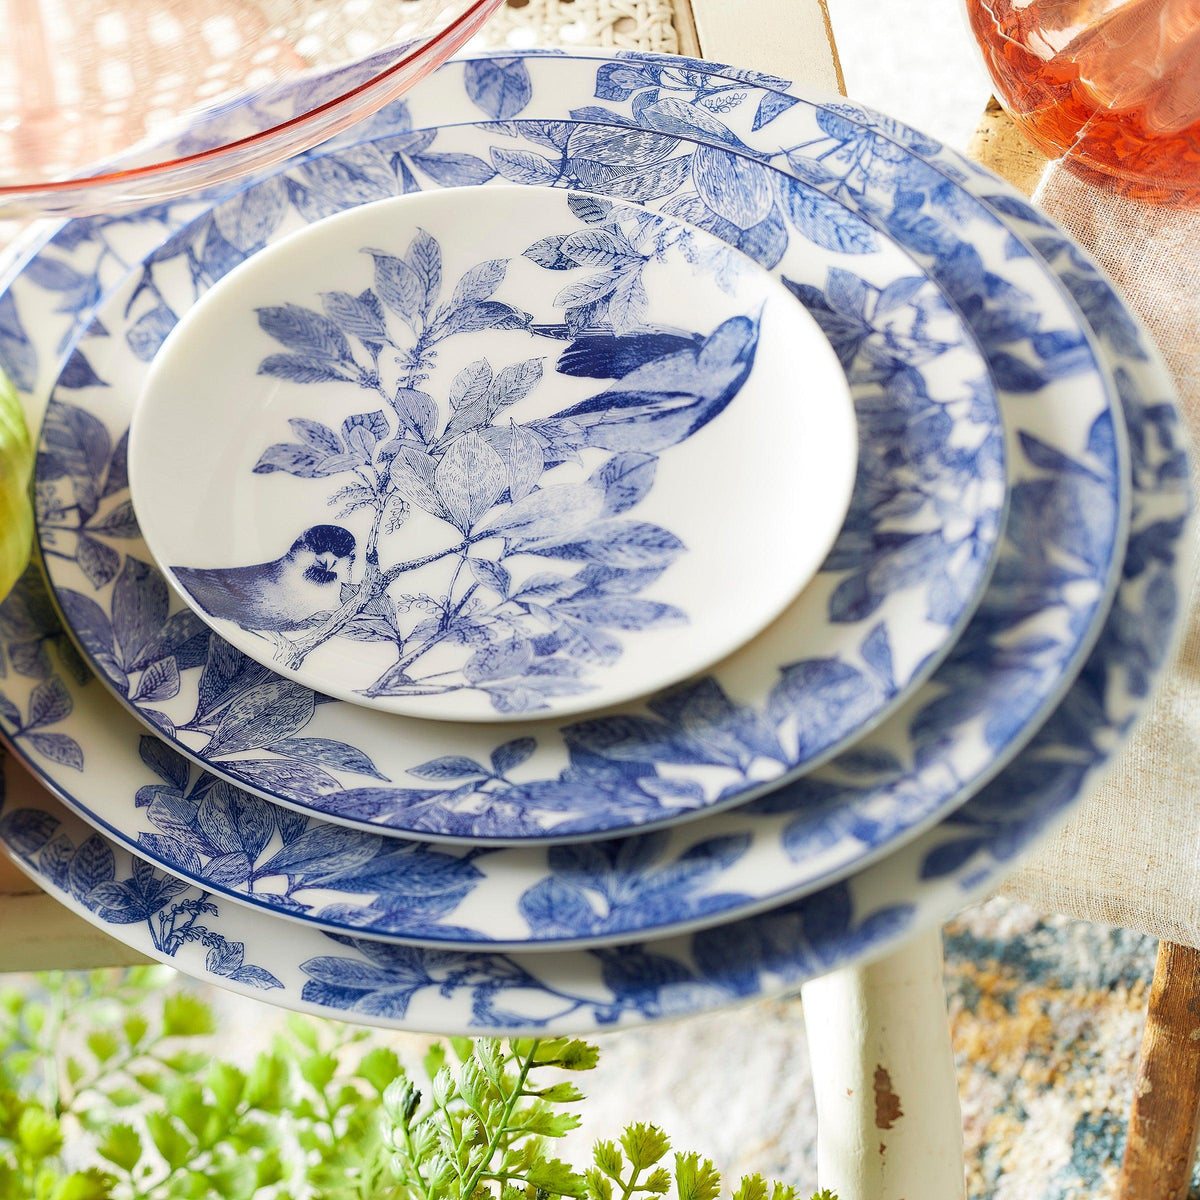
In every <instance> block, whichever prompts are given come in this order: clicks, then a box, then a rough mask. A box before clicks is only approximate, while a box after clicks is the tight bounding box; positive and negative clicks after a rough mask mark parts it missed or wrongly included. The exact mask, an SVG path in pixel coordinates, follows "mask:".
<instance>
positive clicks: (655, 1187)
mask: <svg viewBox="0 0 1200 1200" xmlns="http://www.w3.org/2000/svg"><path fill="white" fill-rule="evenodd" d="M638 1187H639V1188H640V1189H641V1190H642V1191H643V1192H652V1193H653V1194H654V1195H656V1196H665V1195H666V1194H667V1193H668V1192H669V1191H670V1190H671V1172H670V1171H668V1170H667V1168H666V1167H656V1168H655V1169H654V1170H653V1171H651V1172H650V1174H649V1175H647V1176H646V1179H645V1181H644V1182H643V1183H639V1184H638Z"/></svg>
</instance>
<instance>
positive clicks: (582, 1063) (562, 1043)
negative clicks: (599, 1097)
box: [534, 1038, 600, 1071]
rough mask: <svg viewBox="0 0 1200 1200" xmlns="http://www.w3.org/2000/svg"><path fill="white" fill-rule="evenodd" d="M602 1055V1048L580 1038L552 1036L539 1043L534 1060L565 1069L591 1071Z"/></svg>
mask: <svg viewBox="0 0 1200 1200" xmlns="http://www.w3.org/2000/svg"><path fill="white" fill-rule="evenodd" d="M599 1057H600V1048H599V1047H598V1046H593V1045H592V1044H591V1043H589V1042H584V1041H581V1040H580V1039H578V1038H551V1039H548V1040H544V1041H541V1042H539V1043H538V1045H537V1050H536V1052H535V1053H534V1062H536V1063H538V1064H539V1065H541V1066H546V1067H550V1066H554V1067H561V1068H562V1069H563V1070H564V1071H590V1070H591V1069H592V1068H593V1067H594V1066H595V1065H596V1062H597V1060H598V1059H599Z"/></svg>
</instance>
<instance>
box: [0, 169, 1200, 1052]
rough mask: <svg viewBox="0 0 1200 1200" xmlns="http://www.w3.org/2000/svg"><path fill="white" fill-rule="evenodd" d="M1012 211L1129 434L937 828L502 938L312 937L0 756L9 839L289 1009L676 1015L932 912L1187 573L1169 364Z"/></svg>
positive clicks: (1166, 626)
mask: <svg viewBox="0 0 1200 1200" xmlns="http://www.w3.org/2000/svg"><path fill="white" fill-rule="evenodd" d="M988 186H989V187H990V188H992V189H995V190H996V194H997V195H998V196H999V198H1000V199H1001V200H1004V201H1010V200H1011V201H1013V202H1014V203H1015V200H1016V198H1015V195H1013V194H1011V193H1010V192H1009V191H1008V189H1007V188H1006V187H1003V186H1002V185H1000V184H998V183H997V182H995V181H992V180H989V181H988ZM1013 220H1014V223H1015V224H1017V225H1019V226H1022V227H1028V226H1030V225H1032V226H1033V227H1034V228H1035V229H1040V230H1041V233H1040V234H1039V247H1038V252H1039V254H1041V255H1042V256H1043V257H1044V259H1045V261H1046V262H1047V263H1048V264H1050V265H1051V266H1053V267H1054V269H1055V271H1056V273H1057V274H1059V276H1060V277H1061V276H1070V277H1071V278H1072V280H1073V283H1074V284H1075V285H1076V286H1080V287H1086V288H1087V290H1088V292H1089V294H1090V295H1091V296H1092V297H1093V298H1094V300H1095V303H1096V305H1097V308H1098V310H1099V311H1103V312H1106V313H1108V314H1109V319H1108V320H1107V321H1105V322H1104V324H1103V326H1102V327H1101V328H1097V329H1096V333H1097V335H1098V337H1099V338H1100V340H1101V343H1102V346H1103V349H1104V352H1105V358H1106V361H1107V362H1108V363H1109V364H1110V365H1111V367H1112V369H1113V371H1114V375H1115V377H1116V378H1117V379H1118V381H1119V383H1120V387H1121V395H1122V406H1123V411H1124V415H1125V419H1126V420H1127V421H1128V423H1129V426H1130V430H1131V433H1132V435H1133V436H1132V438H1131V447H1132V460H1133V464H1132V465H1133V501H1134V502H1133V514H1132V531H1131V537H1130V540H1129V548H1128V551H1127V553H1126V555H1125V559H1124V570H1123V574H1122V579H1121V583H1120V585H1119V587H1118V589H1117V595H1116V598H1115V603H1114V606H1113V609H1112V611H1111V612H1110V613H1109V615H1108V617H1107V618H1106V620H1105V621H1104V624H1103V629H1102V631H1101V635H1100V638H1099V640H1098V642H1097V644H1096V646H1095V648H1094V650H1093V651H1092V653H1091V654H1090V656H1089V657H1088V660H1087V663H1086V664H1085V666H1084V668H1083V670H1082V672H1081V673H1080V675H1079V677H1078V679H1077V680H1076V682H1075V683H1074V684H1073V685H1072V687H1071V689H1070V690H1069V692H1068V693H1067V695H1066V696H1065V697H1064V699H1063V700H1062V702H1061V703H1060V705H1059V706H1058V708H1057V709H1056V710H1055V712H1054V713H1053V715H1052V716H1051V717H1050V719H1049V720H1048V721H1047V722H1046V723H1045V724H1044V725H1043V726H1042V728H1041V729H1040V730H1039V732H1038V733H1037V734H1036V736H1035V737H1034V738H1033V739H1032V741H1031V742H1030V743H1029V745H1028V746H1027V747H1026V748H1025V749H1024V751H1023V752H1022V754H1021V755H1020V757H1019V758H1018V759H1017V761H1016V762H1014V763H1012V764H1011V765H1010V766H1009V767H1007V768H1006V769H1005V770H1004V771H1003V773H1002V774H1000V776H999V777H998V778H996V779H994V780H993V781H992V782H991V783H990V784H989V785H988V786H987V787H985V788H984V789H983V790H982V791H981V792H980V793H979V794H978V795H976V796H975V797H974V798H973V799H971V800H970V801H968V802H967V803H966V804H965V805H964V806H963V807H962V808H960V809H959V810H957V811H956V812H955V813H953V814H952V815H951V816H949V817H947V818H946V819H945V820H944V821H943V822H942V823H941V825H939V826H938V827H936V828H934V829H931V830H929V831H927V832H926V833H925V834H923V835H922V836H921V837H919V838H917V839H916V840H914V841H911V842H910V843H909V844H907V845H906V846H904V847H903V848H902V849H900V850H898V851H896V852H894V853H893V854H891V855H889V856H888V857H887V858H885V859H883V860H882V861H881V862H878V863H876V864H874V865H873V866H870V867H868V868H866V869H865V870H863V871H861V872H859V873H858V874H857V875H856V876H854V878H853V879H851V880H849V881H845V882H842V883H838V884H835V885H833V886H831V887H827V888H825V889H823V890H821V891H819V892H817V893H815V894H813V895H811V896H809V897H807V898H805V899H803V900H800V901H797V902H794V903H792V904H789V905H787V906H786V907H783V908H779V909H776V910H773V911H770V912H765V913H762V914H760V915H758V916H754V917H750V918H748V919H745V920H741V921H737V922H735V923H732V924H728V925H723V926H720V927H718V928H714V929H708V930H704V931H701V932H698V933H694V934H692V935H689V936H687V937H677V938H672V939H669V940H664V941H658V942H655V943H652V944H648V945H647V944H641V945H624V946H618V947H611V948H608V949H593V950H590V951H582V950H575V951H558V952H551V953H544V954H537V955H522V956H516V955H506V954H500V953H494V952H493V953H463V952H455V951H446V950H422V949H419V948H416V947H398V946H392V945H386V944H383V943H380V942H373V941H369V940H366V939H362V938H354V937H345V936H330V935H322V934H319V933H318V932H316V931H315V930H313V929H308V928H302V927H300V926H298V925H295V924H290V925H289V924H284V923H283V922H281V921H280V920H279V919H278V918H276V917H272V916H269V915H267V914H264V913H259V912H253V911H250V910H248V909H246V908H243V907H240V906H234V905H227V904H223V903H216V902H215V901H214V900H213V897H212V896H211V894H210V893H208V892H202V891H198V890H197V889H194V888H189V887H187V886H186V885H185V884H183V882H182V881H181V880H178V879H176V878H174V877H173V876H171V875H169V874H164V873H161V872H159V871H156V870H155V869H154V868H153V867H151V866H150V865H149V864H147V863H146V862H145V861H144V860H142V859H138V858H135V857H132V856H131V855H130V854H129V853H128V852H127V851H126V850H125V849H124V848H122V847H120V846H118V845H115V844H113V843H111V842H110V841H109V840H108V839H106V838H105V837H103V835H101V834H98V833H96V832H94V831H93V830H92V829H91V828H90V827H89V826H88V825H87V824H85V823H84V822H83V821H82V820H80V819H79V818H78V817H76V816H73V815H72V814H70V813H68V812H67V811H66V810H65V809H63V808H62V807H61V806H60V805H58V804H57V803H56V802H55V801H54V800H52V799H51V798H50V797H49V796H48V795H47V794H46V793H45V791H43V790H42V789H38V788H33V787H29V786H26V784H27V781H28V780H29V776H28V775H27V774H26V773H25V772H23V771H14V770H12V768H11V764H10V769H9V771H8V780H9V785H10V792H9V795H8V797H7V798H6V800H5V804H4V812H3V815H2V816H0V838H3V840H4V842H5V844H6V846H7V848H8V850H9V853H10V854H11V855H12V856H13V858H14V860H15V861H16V862H17V863H18V865H20V866H21V867H22V868H23V869H24V870H25V871H27V872H28V873H29V874H30V875H31V876H32V877H33V878H35V879H36V880H37V881H38V882H39V883H40V884H41V885H42V886H43V887H45V888H47V889H48V890H49V891H51V892H52V893H53V894H54V895H56V896H57V897H58V898H59V899H60V900H62V901H63V903H65V904H67V905H68V906H69V907H71V908H73V909H74V910H75V911H77V912H79V913H81V914H82V915H83V916H84V917H85V918H87V919H88V920H89V921H91V922H92V923H93V924H95V925H97V926H99V927H100V928H103V929H106V930H107V931H108V932H110V933H112V934H113V935H115V936H116V937H118V938H119V939H120V940H121V941H123V942H125V943H127V944H128V945H131V946H133V947H135V948H137V949H138V950H140V951H142V952H144V953H146V954H148V955H151V956H152V957H155V958H158V959H161V960H163V961H166V962H171V963H173V964H174V965H176V966H178V967H180V968H181V969H183V970H185V971H187V972H189V973H191V974H193V975H196V976H198V977H200V978H204V979H207V980H210V981H212V982H215V983H218V984H220V985H222V986H225V987H229V988H231V989H233V990H237V991H240V992H243V993H245V994H249V995H254V996H258V997H264V998H268V999H271V1000H273V1001H275V1002H276V1003H279V1004H282V1005H285V1006H287V1007H290V1008H296V1009H303V1010H307V1011H311V1012H316V1013H320V1014H323V1015H330V1016H340V1017H343V1018H347V1019H349V1020H353V1021H356V1022H359V1023H372V1024H379V1025H386V1026H390V1027H394V1028H405V1029H428V1030H433V1031H437V1032H439V1033H448V1032H453V1031H457V1032H462V1033H465V1034H473V1035H481V1034H484V1033H507V1034H515V1033H517V1032H519V1031H529V1032H532V1033H559V1032H573V1031H581V1030H588V1031H594V1030H598V1029H609V1028H614V1027H617V1026H621V1025H631V1024H636V1023H639V1022H644V1021H652V1020H658V1019H663V1018H669V1017H678V1016H684V1015H687V1014H690V1013H697V1012H702V1011H705V1010H707V1009H710V1008H715V1007H718V1006H720V1005H723V1004H731V1003H736V1002H738V1001H743V1000H747V999H750V998H753V997H757V996H763V995H770V994H775V993H778V992H782V991H788V990H792V989H794V988H795V987H797V986H799V984H801V983H803V982H804V981H805V980H806V979H809V978H811V977H813V976H815V975H820V974H823V973H825V972H827V971H830V970H834V969H836V968H839V967H842V966H847V965H849V964H851V963H853V962H855V961H856V960H858V959H860V958H862V957H865V956H868V955H878V954H881V953H884V952H886V951H887V950H889V949H890V948H892V947H894V946H896V945H897V944H899V943H900V942H902V941H903V940H904V939H906V938H907V937H909V936H910V935H911V934H912V933H913V932H915V931H916V930H918V929H920V928H926V927H929V926H931V925H933V924H935V923H937V922H940V921H941V920H943V919H944V918H945V917H946V916H947V915H949V914H950V913H951V912H953V911H954V910H956V909H957V908H959V907H961V906H962V905H963V904H965V903H966V902H967V901H969V900H970V899H971V898H972V897H973V896H976V895H979V894H982V893H983V892H985V891H987V890H989V889H990V888H991V887H993V886H994V885H995V884H996V883H997V882H998V880H999V879H1000V878H1001V877H1002V876H1003V875H1004V874H1005V873H1006V872H1007V870H1008V869H1009V868H1010V866H1011V864H1012V862H1013V859H1014V858H1015V857H1016V856H1018V855H1020V854H1021V853H1022V852H1024V851H1025V850H1026V849H1028V848H1029V847H1030V846H1031V845H1032V844H1034V843H1035V842H1036V841H1037V839H1038V838H1039V837H1040V836H1041V835H1042V834H1043V833H1045V832H1046V831H1047V829H1048V828H1049V827H1051V826H1053V825H1054V824H1055V823H1057V821H1058V820H1060V819H1061V818H1062V816H1063V815H1064V814H1066V813H1067V812H1068V811H1069V810H1070V809H1071V807H1072V806H1073V804H1074V803H1075V801H1076V800H1077V799H1078V798H1079V796H1080V795H1082V794H1083V793H1084V792H1085V791H1086V789H1087V788H1088V787H1090V786H1092V785H1094V784H1095V782H1096V781H1097V779H1098V777H1099V776H1100V774H1101V773H1102V772H1103V771H1104V769H1105V767H1106V764H1107V763H1108V761H1109V759H1110V758H1111V756H1112V755H1113V753H1114V752H1115V750H1116V749H1117V747H1118V746H1119V745H1120V743H1121V741H1122V740H1123V738H1124V737H1125V736H1126V735H1127V734H1128V733H1129V731H1130V728H1131V727H1132V725H1133V723H1134V721H1135V719H1136V715H1137V713H1138V710H1139V709H1140V708H1141V707H1142V705H1143V704H1144V703H1145V700H1146V696H1147V693H1148V691H1149V689H1150V687H1151V686H1152V685H1153V683H1154V681H1155V678H1156V676H1157V675H1158V674H1159V673H1160V671H1161V670H1162V667H1163V665H1164V663H1165V662H1166V661H1167V658H1168V650H1169V644H1170V643H1171V641H1172V640H1173V639H1172V630H1173V628H1174V627H1175V625H1176V624H1177V621H1178V617H1179V613H1180V602H1181V594H1182V592H1183V590H1184V588H1185V587H1186V585H1187V582H1188V581H1189V579H1190V567H1191V554H1192V537H1193V535H1194V529H1193V522H1192V521H1191V520H1190V518H1189V514H1190V509H1191V497H1190V494H1189V487H1188V469H1187V460H1186V456H1185V454H1184V451H1183V449H1182V446H1181V443H1180V435H1181V431H1180V425H1179V417H1178V413H1177V411H1176V409H1175V406H1174V403H1173V388H1172V386H1171V383H1170V380H1169V377H1168V376H1167V373H1166V371H1165V369H1164V368H1163V366H1162V364H1161V361H1160V360H1159V358H1158V356H1157V354H1156V352H1155V351H1154V349H1153V347H1152V346H1151V345H1150V343H1149V341H1148V340H1147V339H1146V337H1145V335H1144V333H1143V331H1142V330H1141V329H1140V327H1139V326H1138V324H1137V323H1136V322H1135V321H1134V320H1132V319H1131V318H1128V315H1127V313H1126V311H1125V310H1124V309H1123V307H1122V306H1121V302H1120V300H1119V298H1118V297H1117V295H1116V293H1115V292H1114V291H1113V290H1112V289H1111V287H1110V286H1109V284H1108V283H1107V282H1106V281H1105V280H1104V278H1103V277H1102V276H1101V275H1100V274H1099V272H1098V271H1096V269H1095V268H1094V267H1093V266H1092V265H1091V263H1090V261H1089V260H1088V259H1087V258H1086V257H1085V256H1083V255H1081V254H1080V252H1079V251H1078V250H1077V248H1075V247H1074V246H1073V245H1072V243H1071V242H1070V241H1069V240H1068V239H1066V238H1064V237H1062V236H1061V235H1059V234H1058V233H1057V232H1055V231H1054V230H1053V229H1052V228H1050V227H1048V226H1046V225H1045V223H1044V222H1043V221H1042V219H1041V218H1039V217H1037V216H1036V214H1029V215H1020V216H1017V217H1014V218H1013ZM1118 314H1119V315H1120V319H1119V320H1117V319H1115V318H1116V316H1117V315H1118ZM791 790H793V789H791V788H785V789H783V791H784V792H787V791H791ZM781 794H782V793H781Z"/></svg>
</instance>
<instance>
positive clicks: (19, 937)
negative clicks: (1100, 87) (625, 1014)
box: [0, 0, 1039, 1200]
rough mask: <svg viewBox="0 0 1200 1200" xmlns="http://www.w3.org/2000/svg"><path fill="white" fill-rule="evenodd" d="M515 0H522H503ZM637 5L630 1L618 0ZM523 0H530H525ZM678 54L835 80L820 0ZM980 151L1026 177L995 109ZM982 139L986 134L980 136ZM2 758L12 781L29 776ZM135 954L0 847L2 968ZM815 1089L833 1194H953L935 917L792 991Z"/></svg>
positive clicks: (734, 23)
mask: <svg viewBox="0 0 1200 1200" xmlns="http://www.w3.org/2000/svg"><path fill="white" fill-rule="evenodd" d="M510 2H512V3H514V7H521V5H520V4H518V3H516V0H510ZM629 2H631V3H634V4H636V0H629ZM524 3H528V0H524ZM674 6H675V11H674V14H673V16H674V22H675V28H676V30H677V32H678V35H679V43H680V45H679V49H680V51H681V52H682V53H685V54H692V55H696V56H702V57H706V58H711V59H716V60H720V61H724V62H732V63H736V64H738V65H740V66H745V67H753V68H758V69H760V70H763V71H769V72H772V73H775V74H778V75H781V76H784V77H786V78H790V79H793V80H795V81H796V83H797V84H798V86H800V87H803V88H805V89H807V90H810V91H818V92H829V93H832V92H837V91H844V87H843V82H842V75H841V70H840V67H839V64H838V58H837V54H836V51H835V48H834V44H833V34H832V29H831V26H830V22H829V16H828V12H827V10H826V8H825V4H824V0H674ZM988 120H989V121H990V125H989V126H988V127H987V131H986V132H987V136H986V137H985V139H984V141H983V142H980V143H977V147H982V149H983V150H984V151H985V154H984V155H982V157H984V159H985V161H989V162H991V163H992V164H993V165H998V166H1000V167H1001V169H1003V167H1004V165H1005V164H1007V165H1008V167H1009V170H1007V171H1005V173H1006V174H1008V175H1009V177H1010V178H1011V179H1014V182H1018V184H1019V183H1021V182H1028V181H1027V180H1025V179H1022V178H1021V172H1022V171H1024V172H1025V174H1026V175H1027V176H1028V178H1029V179H1032V178H1035V177H1036V176H1035V175H1033V174H1032V172H1033V171H1034V170H1035V169H1036V168H1037V165H1038V162H1039V160H1038V156H1037V155H1036V153H1033V152H1030V151H1027V150H1022V149H1021V148H1020V143H1019V140H1017V139H1015V138H1014V137H1013V133H1012V130H1011V127H1008V128H1005V125H1004V119H1003V118H1002V116H1001V117H997V116H996V115H995V114H994V113H993V114H992V115H991V117H990V118H988ZM987 143H990V144H987ZM36 786H38V785H36V784H35V783H33V781H32V780H31V779H30V778H29V777H28V776H26V775H24V772H19V773H18V772H12V771H11V770H10V787H12V788H14V789H19V788H21V787H36ZM141 961H145V960H144V959H142V958H141V956H140V955H137V954H135V953H133V952H131V951H130V950H128V949H127V948H126V947H124V946H122V945H120V944H119V943H118V942H116V941H114V940H113V939H111V938H110V937H108V936H107V935H106V934H104V933H101V932H99V931H98V930H96V929H94V928H92V927H91V926H90V925H88V924H86V923H85V922H84V921H82V920H81V919H80V918H78V917H76V916H74V915H73V914H71V913H69V912H67V910H65V909H64V908H62V907H60V906H59V905H58V904H57V903H56V902H55V901H53V900H51V899H50V898H49V897H48V896H46V895H44V894H42V893H41V892H40V891H39V890H38V889H37V888H36V887H35V886H34V885H33V884H32V883H30V881H29V880H28V879H26V878H25V877H24V876H23V875H22V874H20V872H18V871H17V870H16V868H15V867H13V866H12V865H11V864H10V863H9V862H8V861H7V860H6V859H4V858H3V857H2V856H0V970H3V971H29V970H44V969H51V968H54V969H57V968H74V967H95V966H108V965H126V964H131V963H135V962H141ZM803 1000H804V1012H805V1020H806V1024H807V1028H808V1035H809V1046H810V1052H811V1056H812V1062H813V1074H814V1078H815V1080H816V1088H817V1107H818V1116H819V1128H818V1164H819V1165H818V1170H819V1175H820V1181H821V1186H822V1187H827V1188H830V1189H831V1190H833V1191H834V1192H836V1193H837V1195H838V1197H839V1200H963V1198H964V1197H965V1194H966V1191H965V1184H964V1171H963V1158H962V1132H961V1116H960V1112H959V1104H958V1094H957V1089H956V1082H955V1074H954V1064H953V1058H952V1054H951V1047H950V1034H949V1027H948V1023H947V1020H946V1009H945V994H944V991H943V981H942V950H941V933H940V930H930V931H928V932H926V933H924V934H922V935H920V936H918V937H916V938H915V939H914V940H913V941H912V942H911V943H909V944H908V945H907V946H906V947H905V948H903V949H902V950H900V951H898V952H897V953H894V954H892V955H891V956H889V957H887V958H885V959H883V960H881V961H878V962H875V963H873V964H870V965H867V966H863V967H860V968H857V969H853V970H843V971H839V972H836V973H834V974H832V975H829V976H827V977H825V978H823V979H820V980H817V981H815V982H813V983H810V984H809V985H808V986H807V987H806V988H805V989H804V991H803Z"/></svg>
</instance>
